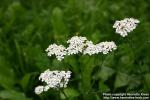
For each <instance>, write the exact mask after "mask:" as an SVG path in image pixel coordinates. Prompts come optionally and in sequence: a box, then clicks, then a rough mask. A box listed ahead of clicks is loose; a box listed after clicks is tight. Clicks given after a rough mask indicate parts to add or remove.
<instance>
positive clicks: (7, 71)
mask: <svg viewBox="0 0 150 100" xmlns="http://www.w3.org/2000/svg"><path fill="white" fill-rule="evenodd" d="M0 69H1V70H0V85H1V86H2V87H3V88H6V89H9V88H11V87H12V86H13V85H14V83H15V82H16V81H15V79H14V71H13V69H12V68H11V67H10V65H9V63H8V62H7V61H6V60H5V59H4V58H3V57H0Z"/></svg>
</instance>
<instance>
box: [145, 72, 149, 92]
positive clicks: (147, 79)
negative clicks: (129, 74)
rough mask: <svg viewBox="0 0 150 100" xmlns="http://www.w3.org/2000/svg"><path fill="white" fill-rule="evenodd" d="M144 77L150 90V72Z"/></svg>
mask: <svg viewBox="0 0 150 100" xmlns="http://www.w3.org/2000/svg"><path fill="white" fill-rule="evenodd" d="M144 78H145V82H146V83H145V87H147V88H149V90H150V73H149V74H146V75H145V76H144Z"/></svg>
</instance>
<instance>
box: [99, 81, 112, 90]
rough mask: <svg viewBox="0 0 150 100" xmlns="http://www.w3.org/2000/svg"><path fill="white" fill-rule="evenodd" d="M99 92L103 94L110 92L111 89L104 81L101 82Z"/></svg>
mask: <svg viewBox="0 0 150 100" xmlns="http://www.w3.org/2000/svg"><path fill="white" fill-rule="evenodd" d="M99 90H100V91H102V92H108V91H110V89H109V87H108V86H107V85H106V84H104V82H103V81H99Z"/></svg>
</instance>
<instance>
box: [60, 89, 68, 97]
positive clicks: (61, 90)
mask: <svg viewBox="0 0 150 100" xmlns="http://www.w3.org/2000/svg"><path fill="white" fill-rule="evenodd" d="M60 92H61V93H62V94H63V95H64V96H65V99H66V100H68V96H67V95H66V93H65V92H64V90H63V89H60Z"/></svg>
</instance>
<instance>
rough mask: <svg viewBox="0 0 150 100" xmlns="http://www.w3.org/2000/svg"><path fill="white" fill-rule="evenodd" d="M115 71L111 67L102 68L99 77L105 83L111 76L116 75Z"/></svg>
mask: <svg viewBox="0 0 150 100" xmlns="http://www.w3.org/2000/svg"><path fill="white" fill-rule="evenodd" d="M114 72H115V71H114V70H113V69H112V68H109V67H104V66H103V67H101V71H100V72H99V73H98V77H100V78H101V79H102V80H103V81H105V80H107V79H108V78H109V77H110V76H111V75H113V74H114Z"/></svg>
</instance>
